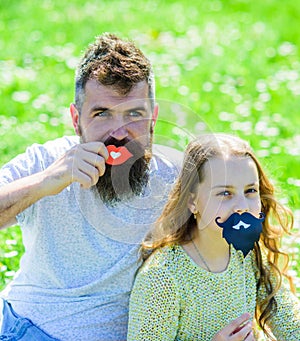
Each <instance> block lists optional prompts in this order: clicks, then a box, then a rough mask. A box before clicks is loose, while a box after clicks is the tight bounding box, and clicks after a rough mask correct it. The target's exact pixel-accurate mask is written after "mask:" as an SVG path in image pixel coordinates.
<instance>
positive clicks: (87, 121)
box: [72, 79, 157, 148]
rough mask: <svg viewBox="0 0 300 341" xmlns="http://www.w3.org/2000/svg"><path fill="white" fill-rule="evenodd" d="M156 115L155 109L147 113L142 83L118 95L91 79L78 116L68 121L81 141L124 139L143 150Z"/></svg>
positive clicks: (147, 103)
mask: <svg viewBox="0 0 300 341" xmlns="http://www.w3.org/2000/svg"><path fill="white" fill-rule="evenodd" d="M156 115H157V108H155V109H154V111H153V112H152V110H151V105H150V100H149V98H148V84H147V83H146V82H140V83H138V84H137V85H136V86H135V87H133V88H132V89H131V91H130V92H129V93H128V94H127V95H120V93H119V92H117V91H116V90H115V89H113V87H110V86H104V85H102V84H99V82H97V81H96V80H94V79H91V80H88V81H87V83H86V87H85V100H84V103H83V105H82V109H81V113H80V116H79V114H77V115H72V119H73V124H74V127H75V130H76V132H77V134H78V135H80V136H81V139H82V142H91V141H100V142H105V141H106V140H107V139H108V138H114V139H116V140H123V139H125V138H128V139H129V140H136V141H138V142H139V143H140V144H141V145H142V146H144V147H145V148H147V147H149V144H150V138H151V134H150V129H151V127H153V126H154V124H155V121H156Z"/></svg>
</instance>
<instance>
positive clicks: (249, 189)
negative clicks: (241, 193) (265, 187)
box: [246, 188, 258, 194]
mask: <svg viewBox="0 0 300 341" xmlns="http://www.w3.org/2000/svg"><path fill="white" fill-rule="evenodd" d="M257 192H258V191H257V189H256V188H248V189H247V190H246V193H250V194H251V193H257Z"/></svg>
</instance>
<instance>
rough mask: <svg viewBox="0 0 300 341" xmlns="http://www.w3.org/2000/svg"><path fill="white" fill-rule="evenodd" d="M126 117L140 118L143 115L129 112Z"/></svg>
mask: <svg viewBox="0 0 300 341" xmlns="http://www.w3.org/2000/svg"><path fill="white" fill-rule="evenodd" d="M128 116H130V117H141V116H143V114H142V113H140V112H138V111H130V112H129V114H128Z"/></svg>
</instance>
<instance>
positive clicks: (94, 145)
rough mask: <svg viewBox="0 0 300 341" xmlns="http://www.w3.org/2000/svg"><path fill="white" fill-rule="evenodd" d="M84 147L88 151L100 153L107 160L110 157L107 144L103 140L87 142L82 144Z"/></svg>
mask: <svg viewBox="0 0 300 341" xmlns="http://www.w3.org/2000/svg"><path fill="white" fill-rule="evenodd" d="M81 146H82V148H83V149H84V150H86V151H89V152H92V153H96V154H99V155H100V156H102V157H103V158H104V159H105V160H106V159H107V158H108V156H109V154H108V151H107V148H106V146H105V145H104V143H102V142H87V143H83V144H81Z"/></svg>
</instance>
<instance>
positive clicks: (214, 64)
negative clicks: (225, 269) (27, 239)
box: [0, 0, 300, 294]
mask: <svg viewBox="0 0 300 341" xmlns="http://www.w3.org/2000/svg"><path fill="white" fill-rule="evenodd" d="M299 18H300V2H299V1H298V0H285V1H284V2H282V1H278V0H265V1H253V0H198V1H197V0H195V1H193V2H192V1H190V2H187V1H185V0H182V1H157V0H151V1H137V0H127V1H123V0H121V1H116V0H102V1H95V0H94V1H84V2H83V1H81V0H80V1H79V0H75V1H66V0H40V1H38V2H37V1H32V0H23V1H19V0H18V1H17V0H1V1H0V99H1V100H0V103H1V105H0V165H3V164H4V163H5V162H7V161H8V160H10V159H11V158H12V157H14V156H16V155H17V154H18V153H21V152H23V151H24V150H25V148H26V146H28V145H30V144H32V143H34V142H39V143H42V142H45V141H46V140H49V139H54V138H56V137H59V136H61V135H63V134H73V129H72V126H71V124H70V123H71V120H70V117H69V110H68V107H69V104H70V102H72V101H73V96H74V85H73V83H74V68H75V67H76V64H77V62H78V58H79V57H80V55H81V53H82V51H83V50H84V49H85V48H86V46H87V45H88V44H89V43H91V42H92V41H93V40H94V37H95V36H97V35H99V34H101V33H103V32H107V31H108V32H113V33H116V34H117V35H120V36H121V37H123V38H129V39H132V40H134V41H135V42H136V44H137V45H138V46H139V47H140V48H141V49H142V50H143V51H144V52H145V54H146V55H147V56H148V57H149V59H150V60H151V61H152V63H153V66H154V71H155V73H156V84H157V101H158V103H159V105H160V120H159V122H158V125H157V128H156V141H157V142H160V143H168V144H170V145H173V146H175V147H176V148H179V149H182V150H183V149H184V147H185V146H186V144H187V142H188V141H189V140H190V139H191V138H192V136H193V135H196V134H201V133H203V132H230V133H234V134H237V135H239V136H241V137H243V138H246V139H248V140H249V141H250V143H251V145H252V146H253V148H254V149H255V150H256V152H257V155H258V156H259V158H260V160H261V161H262V163H263V165H264V166H265V168H266V169H267V173H268V174H269V175H270V177H271V178H272V179H273V181H274V183H275V184H276V185H277V186H278V196H279V198H280V200H281V201H282V202H284V203H286V204H288V205H289V206H290V207H291V208H292V209H293V211H294V213H295V233H297V232H298V231H299V225H300V224H299V222H300V198H299V192H300V190H299V186H300V131H299V123H300V122H299V108H300V74H299V73H300V58H299V57H300V51H299V46H300V44H299V43H300V35H299ZM284 247H285V248H287V249H288V250H289V251H290V252H293V261H292V270H291V273H292V274H293V275H295V277H296V278H295V283H296V286H297V290H298V294H300V279H299V278H300V260H299V248H300V243H297V237H295V236H294V237H289V238H286V239H285V241H284ZM22 252H23V246H22V243H21V235H20V231H19V227H13V228H9V229H6V230H3V231H1V232H0V288H2V287H3V286H4V285H5V283H7V282H8V281H9V280H11V278H12V276H13V275H14V273H15V271H16V270H17V268H18V263H19V259H20V256H21V255H22Z"/></svg>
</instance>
